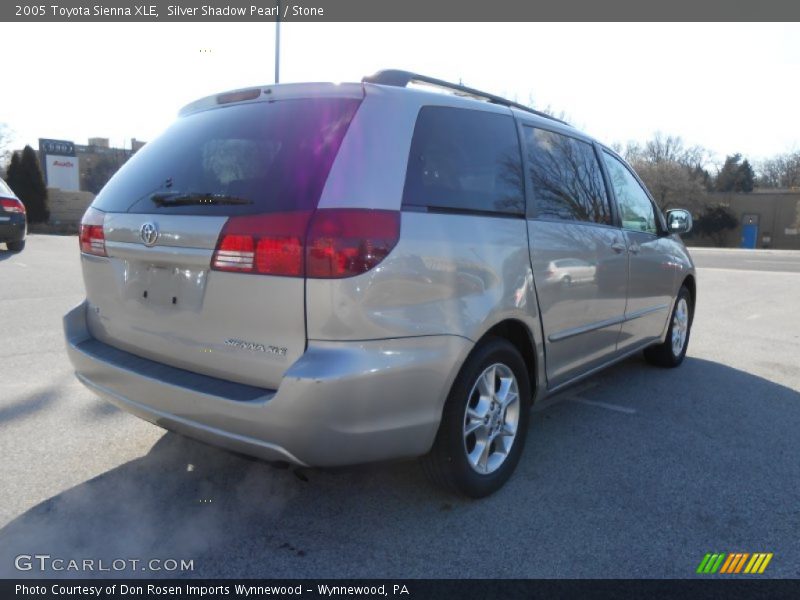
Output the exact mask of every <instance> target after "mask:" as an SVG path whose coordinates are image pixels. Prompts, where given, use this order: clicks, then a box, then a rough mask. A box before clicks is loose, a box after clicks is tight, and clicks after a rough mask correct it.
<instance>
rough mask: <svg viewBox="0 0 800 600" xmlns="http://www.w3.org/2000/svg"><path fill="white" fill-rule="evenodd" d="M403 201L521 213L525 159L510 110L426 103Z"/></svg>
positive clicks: (408, 204) (433, 206)
mask: <svg viewBox="0 0 800 600" xmlns="http://www.w3.org/2000/svg"><path fill="white" fill-rule="evenodd" d="M403 206H404V207H405V208H427V209H432V210H436V209H442V210H455V211H465V212H480V213H498V214H512V215H523V214H524V213H525V200H524V193H523V182H522V158H521V155H520V150H519V139H518V136H517V131H516V126H515V124H514V120H513V118H512V117H511V115H502V114H497V113H491V112H486V111H480V110H470V109H463V108H451V107H444V106H424V107H422V109H420V112H419V115H418V117H417V123H416V126H415V127H414V136H413V138H412V141H411V151H410V153H409V158H408V168H407V171H406V182H405V187H404V190H403Z"/></svg>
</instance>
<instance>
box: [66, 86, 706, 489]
mask: <svg viewBox="0 0 800 600" xmlns="http://www.w3.org/2000/svg"><path fill="white" fill-rule="evenodd" d="M414 82H415V83H422V84H424V85H428V86H434V87H437V88H441V89H443V90H445V91H450V92H454V93H450V94H447V93H434V92H432V91H430V90H426V89H420V88H419V87H414V86H408V84H409V83H414ZM623 213H624V214H625V215H627V216H628V219H629V220H630V221H631V222H634V223H635V224H636V227H635V228H633V229H628V228H626V227H625V226H624V223H623V221H622V219H621V215H622V214H623ZM690 226H691V217H690V216H689V214H688V213H686V212H685V211H681V210H675V211H670V212H669V213H668V214H667V216H666V218H665V217H664V216H663V215H662V214H661V212H660V211H659V210H658V208H657V207H656V205H655V204H654V202H653V200H652V198H651V197H650V195H649V194H648V192H647V190H646V189H645V187H644V185H643V184H642V183H641V181H640V180H639V178H638V177H637V176H636V174H635V173H634V171H633V170H632V169H631V168H630V167H629V166H628V165H627V164H626V163H625V161H624V160H622V159H621V158H620V157H619V156H618V155H617V154H615V153H614V152H613V151H612V150H611V149H609V148H607V147H606V146H603V145H602V144H600V143H598V142H597V141H595V140H593V139H591V138H590V137H588V136H586V135H585V134H583V133H581V132H580V131H578V130H577V129H575V128H573V127H571V126H569V125H567V124H566V123H564V122H562V121H559V120H557V119H554V118H551V117H548V116H547V115H544V114H541V113H538V112H536V111H533V110H531V109H528V108H526V107H523V106H519V105H517V104H515V103H513V102H510V101H507V100H504V99H502V98H499V97H497V96H493V95H491V94H487V93H484V92H481V91H479V90H474V89H471V88H466V87H463V86H458V85H454V84H450V83H447V82H444V81H440V80H437V79H432V78H429V77H425V76H422V75H417V74H413V73H407V72H404V71H382V72H380V73H378V74H376V75H374V76H371V77H367V78H365V79H364V80H363V81H362V82H361V83H348V84H339V85H334V84H286V85H274V86H273V85H271V86H266V87H258V88H252V89H246V90H236V91H233V92H227V93H224V94H220V95H216V96H210V97H207V98H203V99H201V100H198V101H196V102H194V103H192V104H190V105H188V106H187V107H185V108H184V109H183V110H182V111H181V113H180V116H179V118H178V119H177V121H176V122H175V123H174V124H173V125H172V126H171V127H170V128H169V129H167V131H166V132H165V133H164V134H162V135H161V136H160V137H159V138H157V139H155V140H154V141H152V142H150V143H149V144H148V145H147V146H145V147H144V148H143V149H142V150H140V151H139V152H137V153H136V155H135V156H134V157H133V158H132V159H131V160H130V161H128V162H127V163H126V164H125V165H124V166H123V167H122V169H120V171H119V172H118V173H117V174H116V175H115V176H114V177H113V178H112V179H111V181H110V182H109V183H108V184H107V185H106V187H105V188H104V189H103V190H102V191H101V192H100V194H99V195H98V196H97V197H96V198H95V200H94V202H93V203H92V205H91V207H90V208H89V209H88V210H87V212H86V214H85V216H84V218H83V222H82V225H81V232H80V250H81V263H82V267H83V277H84V281H85V285H86V300H85V301H84V302H83V303H81V304H80V305H79V306H78V307H76V308H75V309H73V310H71V311H70V312H69V313H68V314H67V315H66V316H65V319H64V322H65V332H66V338H67V345H68V351H69V355H70V358H71V360H72V364H73V365H74V367H75V372H76V374H77V377H78V379H79V380H80V381H82V382H83V383H84V384H86V385H87V386H88V387H89V388H90V389H92V390H94V391H95V392H96V393H98V394H99V395H100V396H102V397H104V398H106V399H108V400H109V401H111V402H112V403H114V404H116V405H117V406H119V407H121V408H123V409H124V410H127V411H129V412H131V413H133V414H135V415H138V416H140V417H142V418H144V419H146V420H148V421H151V422H153V423H156V424H158V425H160V426H162V427H165V428H167V429H171V430H174V431H177V432H180V433H183V434H186V435H188V436H191V437H194V438H197V439H199V440H203V441H206V442H210V443H213V444H217V445H219V446H223V447H225V448H229V449H233V450H236V451H240V452H244V453H248V454H251V455H255V456H258V457H262V458H264V459H267V460H276V461H286V462H289V463H293V464H295V465H306V466H321V467H325V466H333V465H346V464H352V463H363V462H368V461H380V460H385V459H396V458H403V457H423V459H422V463H423V465H424V467H425V469H426V471H427V472H428V473H429V474H430V475H431V477H432V478H433V479H434V480H435V481H437V482H439V483H441V484H443V485H444V486H446V487H447V488H449V489H451V490H454V491H455V492H458V493H461V494H465V495H468V496H472V497H480V496H485V495H487V494H490V493H492V492H494V491H495V490H497V489H498V488H500V486H502V485H503V483H504V482H505V481H506V480H507V479H508V478H509V476H510V475H511V473H512V471H513V470H514V468H515V467H516V465H517V462H518V461H519V458H520V454H521V452H522V448H523V445H524V443H525V438H526V435H527V432H528V422H529V413H530V410H529V409H530V407H531V405H532V403H533V402H535V401H538V400H540V399H542V398H544V397H546V396H547V395H549V394H552V393H554V392H556V391H557V390H560V389H562V388H564V387H565V386H567V385H570V384H572V383H574V382H575V381H577V380H579V379H581V378H583V377H586V376H587V375H590V374H592V373H594V372H596V371H597V370H598V369H600V368H603V367H606V366H608V365H610V364H612V363H615V362H617V361H619V360H622V359H623V358H625V357H627V356H630V355H631V354H633V353H635V352H640V351H642V350H644V351H645V355H646V356H647V358H648V359H649V360H650V361H651V362H653V363H655V364H658V365H662V366H667V367H675V366H677V365H679V364H680V363H681V361H682V360H683V358H684V356H685V353H686V347H687V343H688V339H689V332H690V328H691V324H692V316H693V313H694V306H695V301H696V281H695V277H696V276H695V270H694V266H693V264H692V260H691V258H690V256H689V254H688V252H687V250H686V248H685V247H684V245H683V243H682V242H681V240H680V238H679V237H678V234H679V233H682V232H685V231H688V229H689V227H690ZM566 259H569V260H575V261H579V264H581V265H591V266H593V267H594V268H595V274H594V277H592V278H590V277H589V275H588V271H589V268H588V267H586V269H587V273H586V276H585V277H581V279H582V283H581V285H550V284H549V279H548V278H549V275H548V271H549V270H550V269H551V266H552V265H553V264H554V263H558V262H559V261H563V260H566ZM562 264H563V263H562ZM665 266H669V268H665Z"/></svg>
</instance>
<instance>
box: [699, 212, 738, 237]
mask: <svg viewBox="0 0 800 600" xmlns="http://www.w3.org/2000/svg"><path fill="white" fill-rule="evenodd" d="M738 226H739V221H738V220H737V219H736V215H734V214H733V212H732V211H731V209H730V208H728V207H727V206H725V205H724V204H717V205H714V206H706V207H705V208H704V209H703V212H702V213H701V214H700V216H699V217H698V218H697V219H696V220H695V222H694V227H693V231H694V232H696V233H698V234H700V235H704V236H707V237H709V238H711V239H712V240H713V241H714V243H715V244H716V245H717V246H724V245H725V238H726V234H727V232H728V231H730V230H732V229H736V228H737V227H738Z"/></svg>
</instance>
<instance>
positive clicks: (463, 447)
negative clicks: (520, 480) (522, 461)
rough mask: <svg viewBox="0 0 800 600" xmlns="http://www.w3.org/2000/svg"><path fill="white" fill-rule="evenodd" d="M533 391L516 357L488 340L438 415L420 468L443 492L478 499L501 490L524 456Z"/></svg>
mask: <svg viewBox="0 0 800 600" xmlns="http://www.w3.org/2000/svg"><path fill="white" fill-rule="evenodd" d="M530 406H531V386H530V379H529V376H528V369H527V367H526V365H525V361H524V360H523V359H522V356H521V355H520V353H519V351H518V350H517V349H516V348H515V347H514V346H513V345H512V344H511V343H510V342H509V341H507V340H505V339H502V338H491V339H489V340H487V341H486V342H484V343H482V344H481V345H480V346H478V347H477V348H476V349H475V350H474V351H473V352H472V354H471V355H470V356H469V358H468V359H467V361H466V362H465V363H464V366H463V367H462V368H461V371H460V372H459V374H458V377H457V378H456V380H455V382H454V383H453V387H452V389H451V390H450V394H449V395H448V397H447V401H446V402H445V405H444V410H443V412H442V421H441V424H440V425H439V431H438V433H437V435H436V441H435V442H434V444H433V448H432V449H431V451H430V453H429V454H428V455H426V456H425V457H423V459H422V464H423V468H424V469H425V471H426V473H427V474H428V476H429V477H430V478H431V479H432V480H433V482H434V483H436V484H437V485H439V486H441V487H444V488H445V489H447V490H449V491H451V492H455V493H458V494H462V495H464V496H468V497H471V498H482V497H484V496H488V495H489V494H492V493H493V492H495V491H497V490H498V489H500V488H501V487H502V486H503V484H505V482H506V481H507V480H508V478H509V477H511V474H512V473H513V472H514V469H515V468H516V466H517V463H518V462H519V458H520V456H521V455H522V450H523V448H524V446H525V438H526V437H527V433H528V423H529V419H530Z"/></svg>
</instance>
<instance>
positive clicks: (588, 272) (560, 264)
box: [545, 258, 597, 285]
mask: <svg viewBox="0 0 800 600" xmlns="http://www.w3.org/2000/svg"><path fill="white" fill-rule="evenodd" d="M545 273H546V274H547V281H548V282H550V283H560V284H561V285H572V284H574V283H587V282H592V281H594V278H595V274H596V273H597V267H595V266H594V265H593V264H591V263H589V262H586V261H585V260H581V259H580V258H560V259H558V260H551V261H550V264H548V265H547V271H545Z"/></svg>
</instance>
